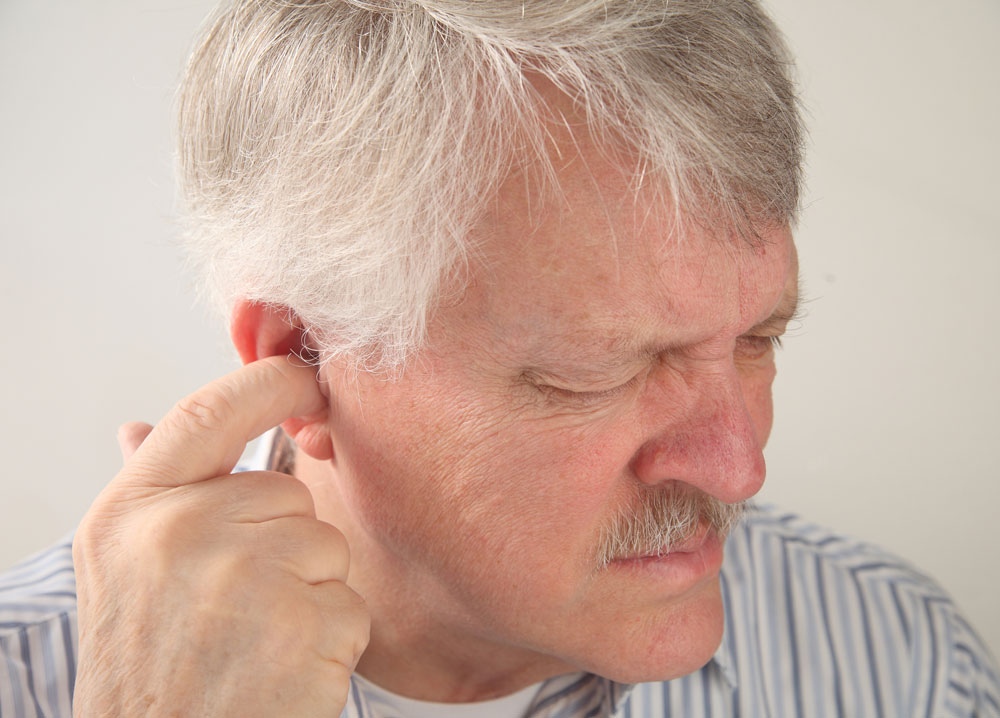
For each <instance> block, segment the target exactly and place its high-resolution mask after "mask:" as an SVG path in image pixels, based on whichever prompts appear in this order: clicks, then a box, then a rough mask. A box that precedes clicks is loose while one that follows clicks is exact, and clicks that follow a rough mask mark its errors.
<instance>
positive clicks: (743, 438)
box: [632, 366, 765, 503]
mask: <svg viewBox="0 0 1000 718" xmlns="http://www.w3.org/2000/svg"><path fill="white" fill-rule="evenodd" d="M684 379H685V381H684V382H682V383H683V386H682V387H678V386H676V385H673V386H667V385H661V386H657V387H655V388H651V390H650V392H649V394H650V395H655V396H649V398H648V399H647V401H648V405H647V407H646V408H645V415H646V417H647V420H646V421H645V424H646V426H647V427H649V429H648V431H649V433H650V434H651V435H650V436H649V438H648V439H647V440H646V441H645V443H643V444H642V446H641V447H640V448H639V450H638V451H637V452H636V454H635V456H634V458H633V461H632V470H633V472H634V474H635V475H636V476H637V477H638V478H639V480H640V481H642V482H643V483H647V484H658V483H661V482H664V481H683V482H684V483H687V484H690V485H691V486H694V487H696V488H698V489H701V490H702V491H704V492H705V493H707V494H710V495H711V496H714V497H715V498H717V499H719V500H721V501H724V502H726V503H735V502H737V501H742V500H744V499H748V498H750V497H751V496H753V495H754V494H756V493H757V492H758V491H759V490H760V487H761V486H762V485H763V483H764V474H765V466H764V454H763V447H762V446H761V443H760V441H758V438H757V433H756V431H755V430H754V423H753V418H752V416H751V413H750V408H749V407H748V406H747V403H746V400H745V398H744V392H743V390H742V388H741V384H740V377H739V375H738V372H737V371H736V369H735V368H734V367H731V366H730V367H728V368H727V369H724V370H721V371H720V372H701V373H699V374H698V375H697V376H692V375H689V376H685V377H684ZM669 383H670V384H674V382H669Z"/></svg>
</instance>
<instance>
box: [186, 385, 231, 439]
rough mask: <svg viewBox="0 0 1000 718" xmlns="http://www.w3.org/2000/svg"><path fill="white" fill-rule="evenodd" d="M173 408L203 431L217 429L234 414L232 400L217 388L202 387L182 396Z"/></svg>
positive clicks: (226, 422)
mask: <svg viewBox="0 0 1000 718" xmlns="http://www.w3.org/2000/svg"><path fill="white" fill-rule="evenodd" d="M174 408H175V409H176V411H177V412H178V414H179V415H180V416H181V417H183V419H184V420H186V421H188V422H191V423H193V424H194V425H195V426H196V427H198V428H199V429H202V430H205V431H218V430H219V429H221V428H222V427H224V426H226V425H227V424H229V423H230V422H231V421H232V420H233V418H234V417H235V415H236V410H235V408H234V407H233V403H232V401H231V400H230V399H229V397H227V396H226V395H225V393H224V392H223V391H222V390H221V389H218V388H203V389H200V390H198V391H196V392H195V393H194V394H191V395H189V396H186V397H184V398H183V399H181V400H180V401H178V402H177V404H175V406H174Z"/></svg>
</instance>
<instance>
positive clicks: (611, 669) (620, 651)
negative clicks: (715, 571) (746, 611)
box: [584, 578, 725, 683]
mask: <svg viewBox="0 0 1000 718" xmlns="http://www.w3.org/2000/svg"><path fill="white" fill-rule="evenodd" d="M605 625H606V626H608V627H615V628H616V629H617V635H612V634H610V633H607V634H604V635H603V636H601V639H600V640H598V641H596V642H595V644H594V646H593V647H594V648H598V645H599V646H600V649H599V650H600V655H597V654H596V652H592V653H591V656H590V658H591V660H590V661H588V664H589V665H587V666H585V667H584V670H586V671H588V672H591V673H596V674H597V675H600V676H603V677H605V678H609V679H611V680H613V681H617V682H620V683H647V682H653V681H666V680H671V679H674V678H679V677H680V676H685V675H687V674H689V673H693V672H694V671H697V670H698V669H699V668H701V667H702V666H704V665H705V664H706V663H708V661H709V660H711V658H712V656H713V655H714V654H715V651H716V650H717V649H718V647H719V644H720V643H721V642H722V633H723V628H724V625H725V618H724V615H723V608H722V596H721V595H720V593H719V582H718V579H717V578H716V579H715V580H713V581H711V582H708V583H706V585H704V586H702V587H700V590H698V591H697V592H695V593H693V594H692V595H690V596H688V597H686V598H685V599H684V600H683V601H680V602H677V603H671V604H670V605H668V606H665V607H662V609H661V610H659V611H656V610H654V611H650V612H649V613H648V614H647V615H641V613H640V615H637V616H631V617H620V618H619V620H618V621H608V622H607V623H606V624H605ZM602 633H603V631H602Z"/></svg>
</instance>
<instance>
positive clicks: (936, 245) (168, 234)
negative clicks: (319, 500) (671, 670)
mask: <svg viewBox="0 0 1000 718" xmlns="http://www.w3.org/2000/svg"><path fill="white" fill-rule="evenodd" d="M210 4H211V3H210V2H208V1H207V0H182V1H178V0H102V1H100V2H69V1H68V0H61V1H55V0H53V1H52V2H45V3H39V2H34V1H33V0H6V1H5V2H3V3H0V240H2V243H3V253H2V269H0V292H2V295H0V297H2V310H3V315H2V316H3V321H2V327H3V331H2V335H0V336H2V342H3V344H2V348H3V350H2V352H0V396H2V398H3V403H4V410H3V416H2V420H0V421H2V423H0V451H2V456H3V464H4V468H3V470H2V473H0V569H2V568H4V567H6V566H8V565H10V564H12V563H14V562H15V561H16V560H18V559H19V558H21V557H23V556H25V555H27V554H28V553H30V552H32V551H34V550H37V549H40V548H42V547H44V546H45V545H47V544H48V543H50V542H52V541H53V540H55V539H57V538H58V537H59V536H60V535H62V534H64V533H66V532H67V531H69V530H71V529H72V528H73V527H74V526H75V525H76V523H77V521H78V520H79V518H80V517H81V515H82V514H83V513H84V512H85V511H86V508H87V506H88V505H89V503H90V501H91V500H92V499H93V497H94V496H95V495H96V494H97V493H98V491H99V490H100V489H101V487H102V486H103V485H104V484H105V483H106V482H107V481H108V479H109V478H110V477H111V476H112V475H113V474H114V473H115V471H116V470H117V468H118V465H119V457H118V449H117V445H116V442H115V430H116V427H117V425H118V424H119V423H121V422H123V421H126V420H130V419H143V420H147V421H155V420H156V419H157V418H158V417H160V416H161V415H162V414H163V413H164V412H165V411H166V410H167V409H168V408H169V407H170V406H171V404H172V403H173V402H174V401H175V400H176V399H178V398H180V397H181V396H182V395H184V394H186V393H188V392H189V391H190V390H192V389H194V388H196V387H197V386H199V385H201V384H203V383H205V382H206V381H208V380H210V379H212V378H213V377H215V376H216V375H218V374H221V373H224V372H225V371H228V370H229V369H231V368H234V367H235V365H236V363H235V358H234V353H233V352H232V351H231V350H230V349H229V346H228V342H227V339H226V334H225V331H224V329H223V328H222V327H221V325H219V324H218V323H217V322H215V321H214V320H213V319H212V318H211V317H210V316H209V314H208V312H207V311H205V310H203V309H201V308H197V307H196V306H195V305H194V300H193V296H194V294H193V291H192V287H191V285H190V283H189V280H188V279H187V278H186V277H185V275H184V274H183V272H182V270H181V267H180V264H179V259H178V255H177V252H176V250H175V248H174V246H173V244H172V243H173V241H174V238H175V236H176V227H175V224H174V213H173V209H172V207H173V189H172V179H171V143H170V122H171V120H170V105H171V95H172V91H173V88H174V85H175V83H176V79H177V76H178V73H179V71H180V68H181V65H182V62H183V58H184V56H185V53H186V50H187V48H188V46H189V43H190V41H191V39H192V38H193V35H194V31H195V28H196V27H197V26H198V24H199V23H200V21H201V19H202V17H203V16H204V15H205V14H206V13H207V11H208V9H209V6H210ZM770 7H771V8H772V10H773V12H774V14H775V15H776V17H777V20H778V22H779V24H780V25H781V26H782V28H783V29H784V30H785V32H786V34H787V35H788V38H789V41H790V43H791V45H792V47H793V49H794V51H795V53H796V55H797V56H798V58H799V75H800V79H801V84H802V88H803V94H804V97H805V101H806V106H807V110H808V114H809V126H810V128H811V142H810V149H809V155H808V157H809V160H808V172H807V174H808V187H807V194H806V210H805V213H804V215H803V218H802V222H801V225H800V227H799V229H798V232H797V235H798V238H799V245H800V253H801V260H802V267H803V277H804V284H805V291H806V297H807V298H808V299H809V301H808V302H807V304H806V309H807V313H808V316H807V318H806V319H805V321H804V322H802V323H801V325H800V326H799V327H796V328H795V329H794V330H793V332H792V334H793V336H792V337H791V338H790V339H789V340H788V341H787V342H786V349H785V350H784V352H783V354H782V355H781V356H780V359H779V361H780V365H779V374H780V378H779V381H778V384H777V388H776V417H777V418H776V424H775V430H774V434H773V438H772V442H771V445H770V446H769V448H768V452H767V456H768V463H769V477H768V484H767V486H766V487H765V489H764V492H763V494H762V498H763V499H764V500H765V501H769V502H776V503H779V504H781V505H783V506H785V507H787V508H789V509H792V510H794V511H796V512H799V513H801V514H804V515H806V516H808V517H810V518H812V519H814V520H815V521H816V522H818V523H822V524H826V525H830V526H834V527H835V528H837V529H838V530H840V531H842V532H844V533H848V534H852V535H856V536H860V537H863V538H865V539H867V540H870V541H871V542H873V543H877V544H881V545H883V546H885V547H887V548H889V549H891V550H893V551H895V552H897V553H898V554H901V555H902V556H903V557H905V558H907V559H909V560H910V561H912V562H913V563H915V564H917V565H918V566H920V567H922V568H923V569H924V570H925V571H927V572H928V573H930V574H931V575H933V576H934V577H936V578H937V579H938V580H939V581H941V582H942V583H943V584H944V585H945V586H947V587H948V588H949V589H950V591H951V592H952V593H953V595H954V596H955V598H956V600H957V601H958V603H959V604H960V605H961V606H962V607H963V608H964V609H965V610H966V612H967V613H968V614H969V615H970V617H971V619H972V621H973V623H974V624H975V625H976V626H978V627H979V629H980V631H981V632H982V633H983V635H984V637H985V638H986V640H987V643H988V644H989V645H990V646H991V647H992V649H993V651H994V653H998V652H1000V612H998V610H997V608H996V606H997V604H998V594H1000V527H998V520H997V517H996V506H997V504H998V500H1000V488H998V487H1000V459H998V457H997V454H998V449H1000V441H998V436H997V435H998V429H1000V380H998V374H997V368H996V365H997V358H998V356H1000V342H998V339H997V329H998V322H997V318H996V316H997V312H998V310H1000V283H998V282H997V272H998V269H1000V242H998V240H1000V230H998V227H1000V200H998V196H1000V180H998V173H997V167H1000V142H998V139H997V135H998V128H1000V93H998V90H997V87H998V83H997V81H996V77H997V74H998V71H1000V44H998V43H997V42H996V38H997V37H998V36H1000V4H997V3H996V2H995V0H954V1H953V2H949V3H940V2H934V1H932V0H877V1H876V2H872V0H864V1H862V0H842V1H841V2H836V3H831V2H820V1H819V0H774V1H773V2H771V3H770Z"/></svg>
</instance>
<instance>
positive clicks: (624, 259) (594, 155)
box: [470, 128, 796, 352]
mask: <svg viewBox="0 0 1000 718" xmlns="http://www.w3.org/2000/svg"><path fill="white" fill-rule="evenodd" d="M564 129H565V128H564ZM566 132H567V133H568V132H569V131H568V130H566ZM581 134H583V133H579V132H576V133H574V135H575V136H573V137H571V138H567V137H566V136H563V137H561V138H557V141H561V145H562V149H563V152H562V155H561V157H560V158H559V162H558V164H557V167H556V174H557V180H558V189H557V190H553V189H552V188H551V187H550V188H548V189H543V188H541V187H539V183H538V182H537V181H535V180H536V179H537V176H538V175H537V174H533V173H531V172H530V171H529V172H523V173H516V174H514V175H512V176H511V177H510V178H508V180H507V181H506V182H505V183H504V185H503V186H502V187H501V188H500V191H499V192H498V194H497V197H496V200H495V202H494V203H493V205H492V207H491V209H490V211H489V213H488V215H487V217H486V219H485V220H484V222H483V223H482V224H481V225H480V227H479V234H478V237H477V239H478V240H479V246H480V247H481V249H482V252H481V259H482V262H481V264H480V265H479V266H478V267H477V268H476V269H475V270H474V272H473V279H474V284H475V287H474V289H473V292H472V293H471V297H470V300H471V301H472V303H473V304H475V305H477V309H476V311H477V312H479V313H480V315H481V316H482V317H484V318H486V319H487V320H489V321H491V322H493V324H494V329H495V330H496V332H497V335H498V336H502V338H503V339H504V341H505V342H506V343H508V344H510V345H512V346H514V347H515V348H520V349H524V350H531V351H536V352H537V351H541V350H544V349H545V348H546V347H545V346H543V345H544V344H545V343H555V342H563V343H570V344H575V345H580V346H584V345H585V346H586V348H587V349H588V350H593V351H595V352H598V351H600V350H602V349H604V350H608V351H611V350H616V351H618V350H621V349H623V348H625V347H624V346H623V345H628V344H644V343H667V344H670V343H678V344H680V343H694V342H698V341H702V340H704V339H706V338H707V337H708V336H709V335H711V334H713V333H716V334H717V333H719V332H725V333H734V332H735V333H737V334H738V333H741V332H743V331H746V329H748V328H749V327H750V326H752V325H754V324H756V323H757V322H759V321H762V320H764V319H765V318H766V317H767V316H768V315H769V314H770V313H771V312H772V311H774V309H775V308H776V306H777V305H778V303H779V300H781V298H782V296H783V295H784V294H790V295H794V290H795V272H796V267H795V255H794V246H793V243H792V239H791V234H790V232H789V231H788V229H787V227H771V228H767V229H765V230H764V231H762V232H761V241H759V242H755V243H750V242H748V241H745V240H743V239H740V238H736V237H734V236H732V234H731V233H730V232H727V231H720V230H719V229H718V228H712V227H705V226H701V225H699V224H697V223H695V222H693V221H685V218H684V216H683V214H682V213H674V212H673V211H672V210H673V207H672V206H671V205H670V203H669V199H668V198H669V193H667V192H663V191H659V190H660V189H662V188H658V187H656V186H655V185H654V184H652V183H648V184H647V185H645V186H640V187H636V182H635V173H634V172H633V171H632V169H631V168H630V167H629V164H628V163H627V161H625V162H623V161H622V160H621V158H613V157H610V156H608V155H607V153H604V152H602V151H599V150H598V149H597V148H595V147H594V146H593V145H592V144H590V143H589V142H588V141H587V140H586V137H583V138H581V137H580V135H581ZM793 300H794V297H791V298H790V299H789V300H788V301H793ZM533 342H534V343H535V344H537V345H538V346H532V343H533ZM637 348H638V347H637Z"/></svg>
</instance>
